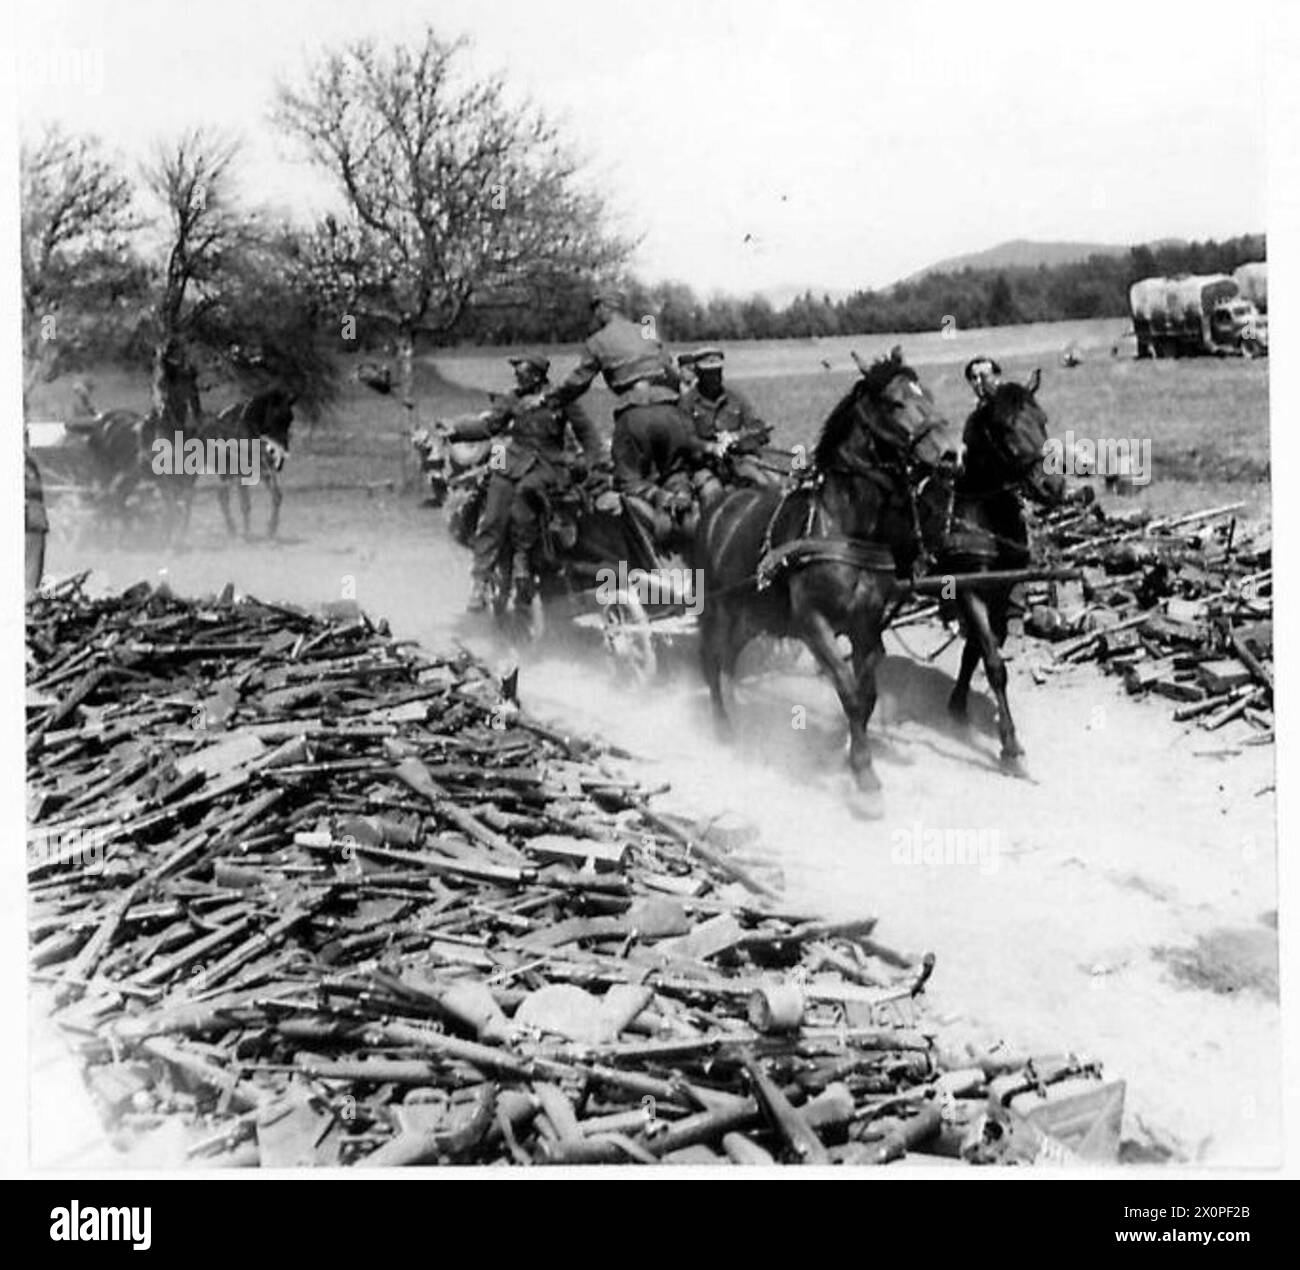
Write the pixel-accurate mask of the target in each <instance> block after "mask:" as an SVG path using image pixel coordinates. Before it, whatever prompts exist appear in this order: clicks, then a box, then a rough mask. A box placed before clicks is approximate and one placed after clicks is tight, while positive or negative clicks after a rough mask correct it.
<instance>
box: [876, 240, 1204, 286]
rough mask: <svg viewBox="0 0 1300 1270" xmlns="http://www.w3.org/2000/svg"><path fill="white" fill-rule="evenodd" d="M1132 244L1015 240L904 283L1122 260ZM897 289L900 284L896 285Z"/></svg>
mask: <svg viewBox="0 0 1300 1270" xmlns="http://www.w3.org/2000/svg"><path fill="white" fill-rule="evenodd" d="M1136 245H1137V244H1130V243H1086V242H1036V241H1034V240H1033V239H1029V238H1013V239H1010V240H1009V241H1007V242H1004V243H998V244H997V246H995V247H986V248H985V249H984V250H983V251H972V252H968V253H967V254H965V255H963V256H949V257H948V258H947V259H945V260H938V261H936V262H935V263H934V264H932V265H927V266H926V267H925V268H924V269H918V270H917V271H916V272H915V273H911V274H908V275H907V277H905V278H902V279H900V281H901V282H915V281H917V279H919V278H924V277H925V276H926V274H931V273H959V272H960V271H961V270H963V269H1037V268H1038V266H1039V265H1047V266H1048V267H1049V268H1050V267H1051V266H1053V265H1073V264H1078V263H1079V262H1080V261H1083V260H1087V259H1088V257H1089V256H1123V255H1127V254H1128V252H1129V251H1130V250H1131V249H1132V247H1133V246H1136ZM1146 245H1147V246H1148V247H1151V248H1152V249H1158V248H1161V247H1173V246H1185V245H1186V244H1185V243H1184V241H1183V239H1181V238H1161V239H1158V240H1157V241H1156V242H1152V243H1147V244H1146ZM895 285H897V284H895Z"/></svg>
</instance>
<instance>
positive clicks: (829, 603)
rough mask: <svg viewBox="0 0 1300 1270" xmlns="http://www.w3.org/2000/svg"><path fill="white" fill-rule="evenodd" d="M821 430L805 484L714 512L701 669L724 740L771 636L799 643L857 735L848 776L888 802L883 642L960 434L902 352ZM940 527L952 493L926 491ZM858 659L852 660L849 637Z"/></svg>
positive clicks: (709, 522) (751, 493)
mask: <svg viewBox="0 0 1300 1270" xmlns="http://www.w3.org/2000/svg"><path fill="white" fill-rule="evenodd" d="M860 369H862V375H861V377H860V378H859V379H858V380H857V381H856V382H855V383H854V385H853V387H852V388H851V389H850V391H849V392H848V394H847V395H846V396H845V397H844V398H843V399H842V400H841V401H840V402H839V403H838V404H837V405H836V407H835V408H834V409H833V410H832V411H831V413H830V415H829V416H828V417H827V419H826V422H825V424H824V425H823V427H822V430H821V434H820V436H819V438H818V441H817V444H816V447H815V449H814V451H813V456H812V462H811V464H810V468H809V471H808V473H807V476H806V479H804V480H802V481H801V482H800V483H799V484H797V485H796V486H795V487H794V488H793V489H788V490H785V491H780V490H776V489H770V488H762V489H742V490H736V491H733V492H732V493H730V494H727V495H726V496H725V497H724V498H723V499H722V500H721V501H720V502H719V503H717V504H716V505H715V506H714V508H713V509H712V510H711V511H709V512H708V513H707V514H706V515H705V517H704V519H703V522H702V524H701V527H700V531H699V535H698V538H697V543H696V551H695V555H696V563H697V564H698V565H699V566H700V568H701V569H702V571H703V581H704V586H703V597H702V598H703V606H702V609H701V612H700V665H701V669H702V671H703V674H704V679H705V682H706V683H707V684H708V687H709V695H710V698H711V700H712V706H713V713H714V718H715V720H716V722H717V723H718V725H719V727H720V729H721V730H722V731H723V732H724V733H725V732H726V731H727V730H729V723H728V719H727V712H726V708H725V705H724V703H723V698H722V677H723V675H724V674H725V675H731V674H732V673H733V672H734V669H735V665H736V660H737V658H738V657H739V655H740V653H741V651H742V649H743V648H744V647H745V645H746V644H748V643H749V642H750V640H751V639H753V638H754V637H755V636H757V635H759V634H767V635H772V636H775V637H777V638H788V637H790V636H794V637H796V638H798V639H800V640H801V641H802V642H803V643H804V644H805V645H806V646H807V647H808V649H809V650H810V651H811V652H812V654H813V656H814V657H815V658H816V660H817V662H818V664H819V665H820V666H821V667H822V669H823V670H825V671H826V673H827V675H828V676H829V677H830V679H831V682H832V683H833V684H834V686H835V691H836V694H837V695H838V697H839V701H840V705H841V707H842V708H843V711H844V714H845V717H846V718H847V720H848V725H849V768H850V770H851V772H852V774H853V777H854V779H855V781H856V783H857V785H858V788H859V789H860V790H862V791H864V792H865V793H868V794H874V793H878V792H879V789H880V782H879V779H878V778H877V776H876V774H875V772H874V770H873V768H872V763H871V753H870V749H869V747H868V744H867V736H866V732H867V722H868V720H869V719H870V717H871V714H872V711H873V710H874V709H875V704H876V669H877V667H878V665H879V663H880V660H881V658H882V657H883V656H884V645H883V644H882V643H881V633H882V631H883V629H884V617H885V613H886V609H887V608H888V607H889V605H890V603H891V600H892V599H893V598H894V596H895V592H896V586H895V570H896V569H902V570H908V569H911V568H913V567H915V566H916V565H917V564H918V562H920V560H921V556H922V543H921V529H920V526H921V519H922V512H921V508H920V506H919V504H918V497H917V488H918V486H919V485H920V484H921V480H920V478H921V477H922V476H926V477H931V478H933V477H937V476H939V474H940V473H941V471H942V470H943V468H944V466H945V464H951V463H952V462H953V461H954V460H955V454H956V447H955V445H954V444H952V443H951V439H950V437H951V434H950V426H949V424H948V421H947V419H945V418H944V416H943V415H942V414H941V413H940V411H939V410H938V408H937V406H936V405H935V403H934V398H933V397H932V396H931V395H930V393H929V391H928V389H926V388H925V387H924V386H923V385H922V384H921V382H920V380H919V378H918V377H917V374H916V371H915V370H913V369H912V368H911V367H910V366H908V365H907V364H906V363H905V362H904V360H903V355H902V350H901V349H900V348H895V349H894V350H893V351H892V353H891V354H890V355H889V356H888V357H885V358H881V359H879V360H877V361H876V362H875V363H874V364H873V365H871V366H870V367H869V368H861V367H860ZM926 487H927V489H926V498H927V499H928V500H929V502H930V503H931V504H932V505H933V508H934V511H933V512H932V513H931V517H932V518H933V515H936V514H939V513H940V512H941V511H942V506H941V504H944V503H946V497H945V495H944V491H943V481H942V480H935V479H930V480H928V481H927V482H926ZM840 635H844V636H847V638H848V640H849V643H850V646H851V653H850V655H849V656H848V657H845V656H843V655H842V654H841V652H840V649H839V647H838V645H837V642H836V641H837V637H838V636H840Z"/></svg>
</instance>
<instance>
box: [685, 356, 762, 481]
mask: <svg viewBox="0 0 1300 1270" xmlns="http://www.w3.org/2000/svg"><path fill="white" fill-rule="evenodd" d="M723 356H724V355H723V352H722V350H721V349H720V348H701V349H698V350H696V351H695V352H694V353H691V354H688V355H687V356H686V357H683V358H682V359H681V360H682V361H684V362H686V363H688V364H689V365H690V367H691V369H692V370H693V371H694V372H695V384H694V385H693V386H692V387H691V388H689V389H688V390H687V391H686V392H685V393H683V394H682V399H681V408H682V410H683V411H684V412H685V413H686V414H688V415H689V416H690V418H691V422H692V424H693V425H694V428H695V435H696V437H698V438H699V440H700V441H701V442H703V443H704V447H705V452H706V454H707V455H708V457H709V458H712V459H714V460H724V459H725V460H726V468H725V469H724V470H726V471H727V479H726V480H725V481H724V480H723V478H722V477H720V476H719V475H718V474H717V471H716V468H711V467H710V466H709V465H707V464H705V465H702V466H701V467H700V468H699V470H698V471H697V473H696V478H695V484H696V489H697V490H698V491H699V494H700V501H701V504H702V505H705V506H708V505H711V504H712V503H713V502H714V501H715V500H716V499H717V498H719V497H721V495H722V493H723V489H724V485H726V484H731V483H735V484H739V485H770V484H772V483H773V482H772V479H771V476H770V475H769V473H768V472H766V471H765V470H764V469H763V468H762V467H760V466H759V464H758V460H757V454H756V451H757V450H758V449H759V448H760V447H762V446H764V445H766V444H767V440H768V438H769V437H770V436H771V435H772V429H771V428H770V427H768V425H767V424H766V423H764V422H763V420H762V419H761V418H760V417H759V414H758V411H757V410H755V409H754V407H753V405H752V404H751V402H750V400H749V398H748V397H746V396H745V394H744V393H742V392H741V391H740V389H738V388H729V387H728V386H727V385H725V384H724V383H723V382H722V362H723ZM727 469H729V470H727Z"/></svg>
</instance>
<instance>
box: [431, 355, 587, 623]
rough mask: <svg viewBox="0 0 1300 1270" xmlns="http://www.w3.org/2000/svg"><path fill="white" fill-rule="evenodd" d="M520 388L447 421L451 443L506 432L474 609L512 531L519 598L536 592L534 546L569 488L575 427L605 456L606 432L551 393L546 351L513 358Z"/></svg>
mask: <svg viewBox="0 0 1300 1270" xmlns="http://www.w3.org/2000/svg"><path fill="white" fill-rule="evenodd" d="M509 361H510V364H511V365H512V366H513V367H514V371H515V388H514V391H513V392H512V393H511V394H510V396H509V397H507V398H506V399H505V400H503V401H502V402H500V403H498V404H497V405H496V406H494V407H493V408H492V409H491V410H487V411H485V412H484V413H483V414H481V415H477V416H474V417H472V418H470V419H467V420H461V421H458V422H456V423H453V424H450V425H446V424H444V425H440V427H441V430H442V431H444V433H445V434H446V436H447V439H448V440H450V441H481V440H486V439H487V438H489V437H498V436H500V435H502V434H505V442H504V444H498V445H494V446H493V449H492V456H491V458H490V459H489V460H488V468H489V470H490V471H491V478H490V480H489V482H488V488H487V501H486V503H485V504H484V507H483V511H482V514H481V515H480V517H479V521H478V530H477V533H476V534H475V537H474V563H473V566H472V577H473V583H472V586H471V589H470V597H469V606H468V607H469V611H470V612H471V613H476V612H480V611H481V610H482V609H484V608H485V607H486V606H487V584H488V581H489V579H490V578H491V577H492V576H493V573H494V571H495V569H496V567H497V562H498V560H499V559H500V556H501V552H502V549H503V548H504V546H505V540H506V535H507V534H510V535H511V537H512V542H513V548H514V559H513V562H512V570H511V573H512V577H513V580H514V587H515V601H516V603H517V604H520V605H526V604H528V603H530V602H531V601H532V594H533V551H534V548H535V547H536V546H537V543H538V541H539V539H540V537H541V531H542V516H543V514H544V512H545V509H546V506H547V503H548V501H549V500H550V499H551V498H553V497H554V496H555V495H556V494H558V493H560V492H561V491H562V490H564V489H565V488H567V486H568V485H569V480H570V470H569V465H568V462H567V459H566V456H565V452H564V443H565V436H566V430H567V429H570V428H571V429H572V430H573V435H574V436H575V437H576V438H577V441H578V444H579V445H580V446H581V447H582V453H583V460H584V462H585V463H587V464H591V465H594V464H595V463H597V462H599V460H600V458H601V443H600V434H599V433H598V432H597V431H596V426H595V424H594V423H592V421H591V419H590V417H589V416H588V415H587V413H586V412H585V411H584V410H583V409H582V407H581V406H579V405H578V404H577V403H576V402H570V403H568V404H565V405H560V404H558V403H556V402H555V401H554V399H553V397H552V395H551V394H550V393H548V392H546V391H545V390H546V384H547V377H548V375H549V374H550V369H551V363H550V362H549V361H548V360H547V359H546V358H545V357H543V356H541V354H539V353H529V354H526V355H525V356H523V357H512V358H510V359H509Z"/></svg>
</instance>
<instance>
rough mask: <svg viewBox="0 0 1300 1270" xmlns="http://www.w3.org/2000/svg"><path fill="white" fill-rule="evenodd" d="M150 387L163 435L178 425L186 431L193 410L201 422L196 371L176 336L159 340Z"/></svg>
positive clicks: (195, 419)
mask: <svg viewBox="0 0 1300 1270" xmlns="http://www.w3.org/2000/svg"><path fill="white" fill-rule="evenodd" d="M151 390H152V397H153V412H154V418H155V426H156V428H157V429H158V431H159V433H160V434H161V435H164V436H170V434H171V433H172V432H173V431H175V430H177V429H179V430H180V431H181V432H184V431H185V430H186V427H187V424H188V423H189V422H190V416H191V414H193V423H194V424H195V425H197V424H198V422H199V417H198V404H197V403H198V386H197V375H196V374H195V371H194V368H193V367H192V366H191V365H190V364H189V359H188V358H187V357H186V355H185V350H184V348H183V347H182V346H181V343H180V341H179V340H177V339H176V338H175V337H168V338H166V339H163V340H160V341H159V342H158V344H157V346H156V347H155V348H154V354H153V381H152V384H151Z"/></svg>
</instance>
